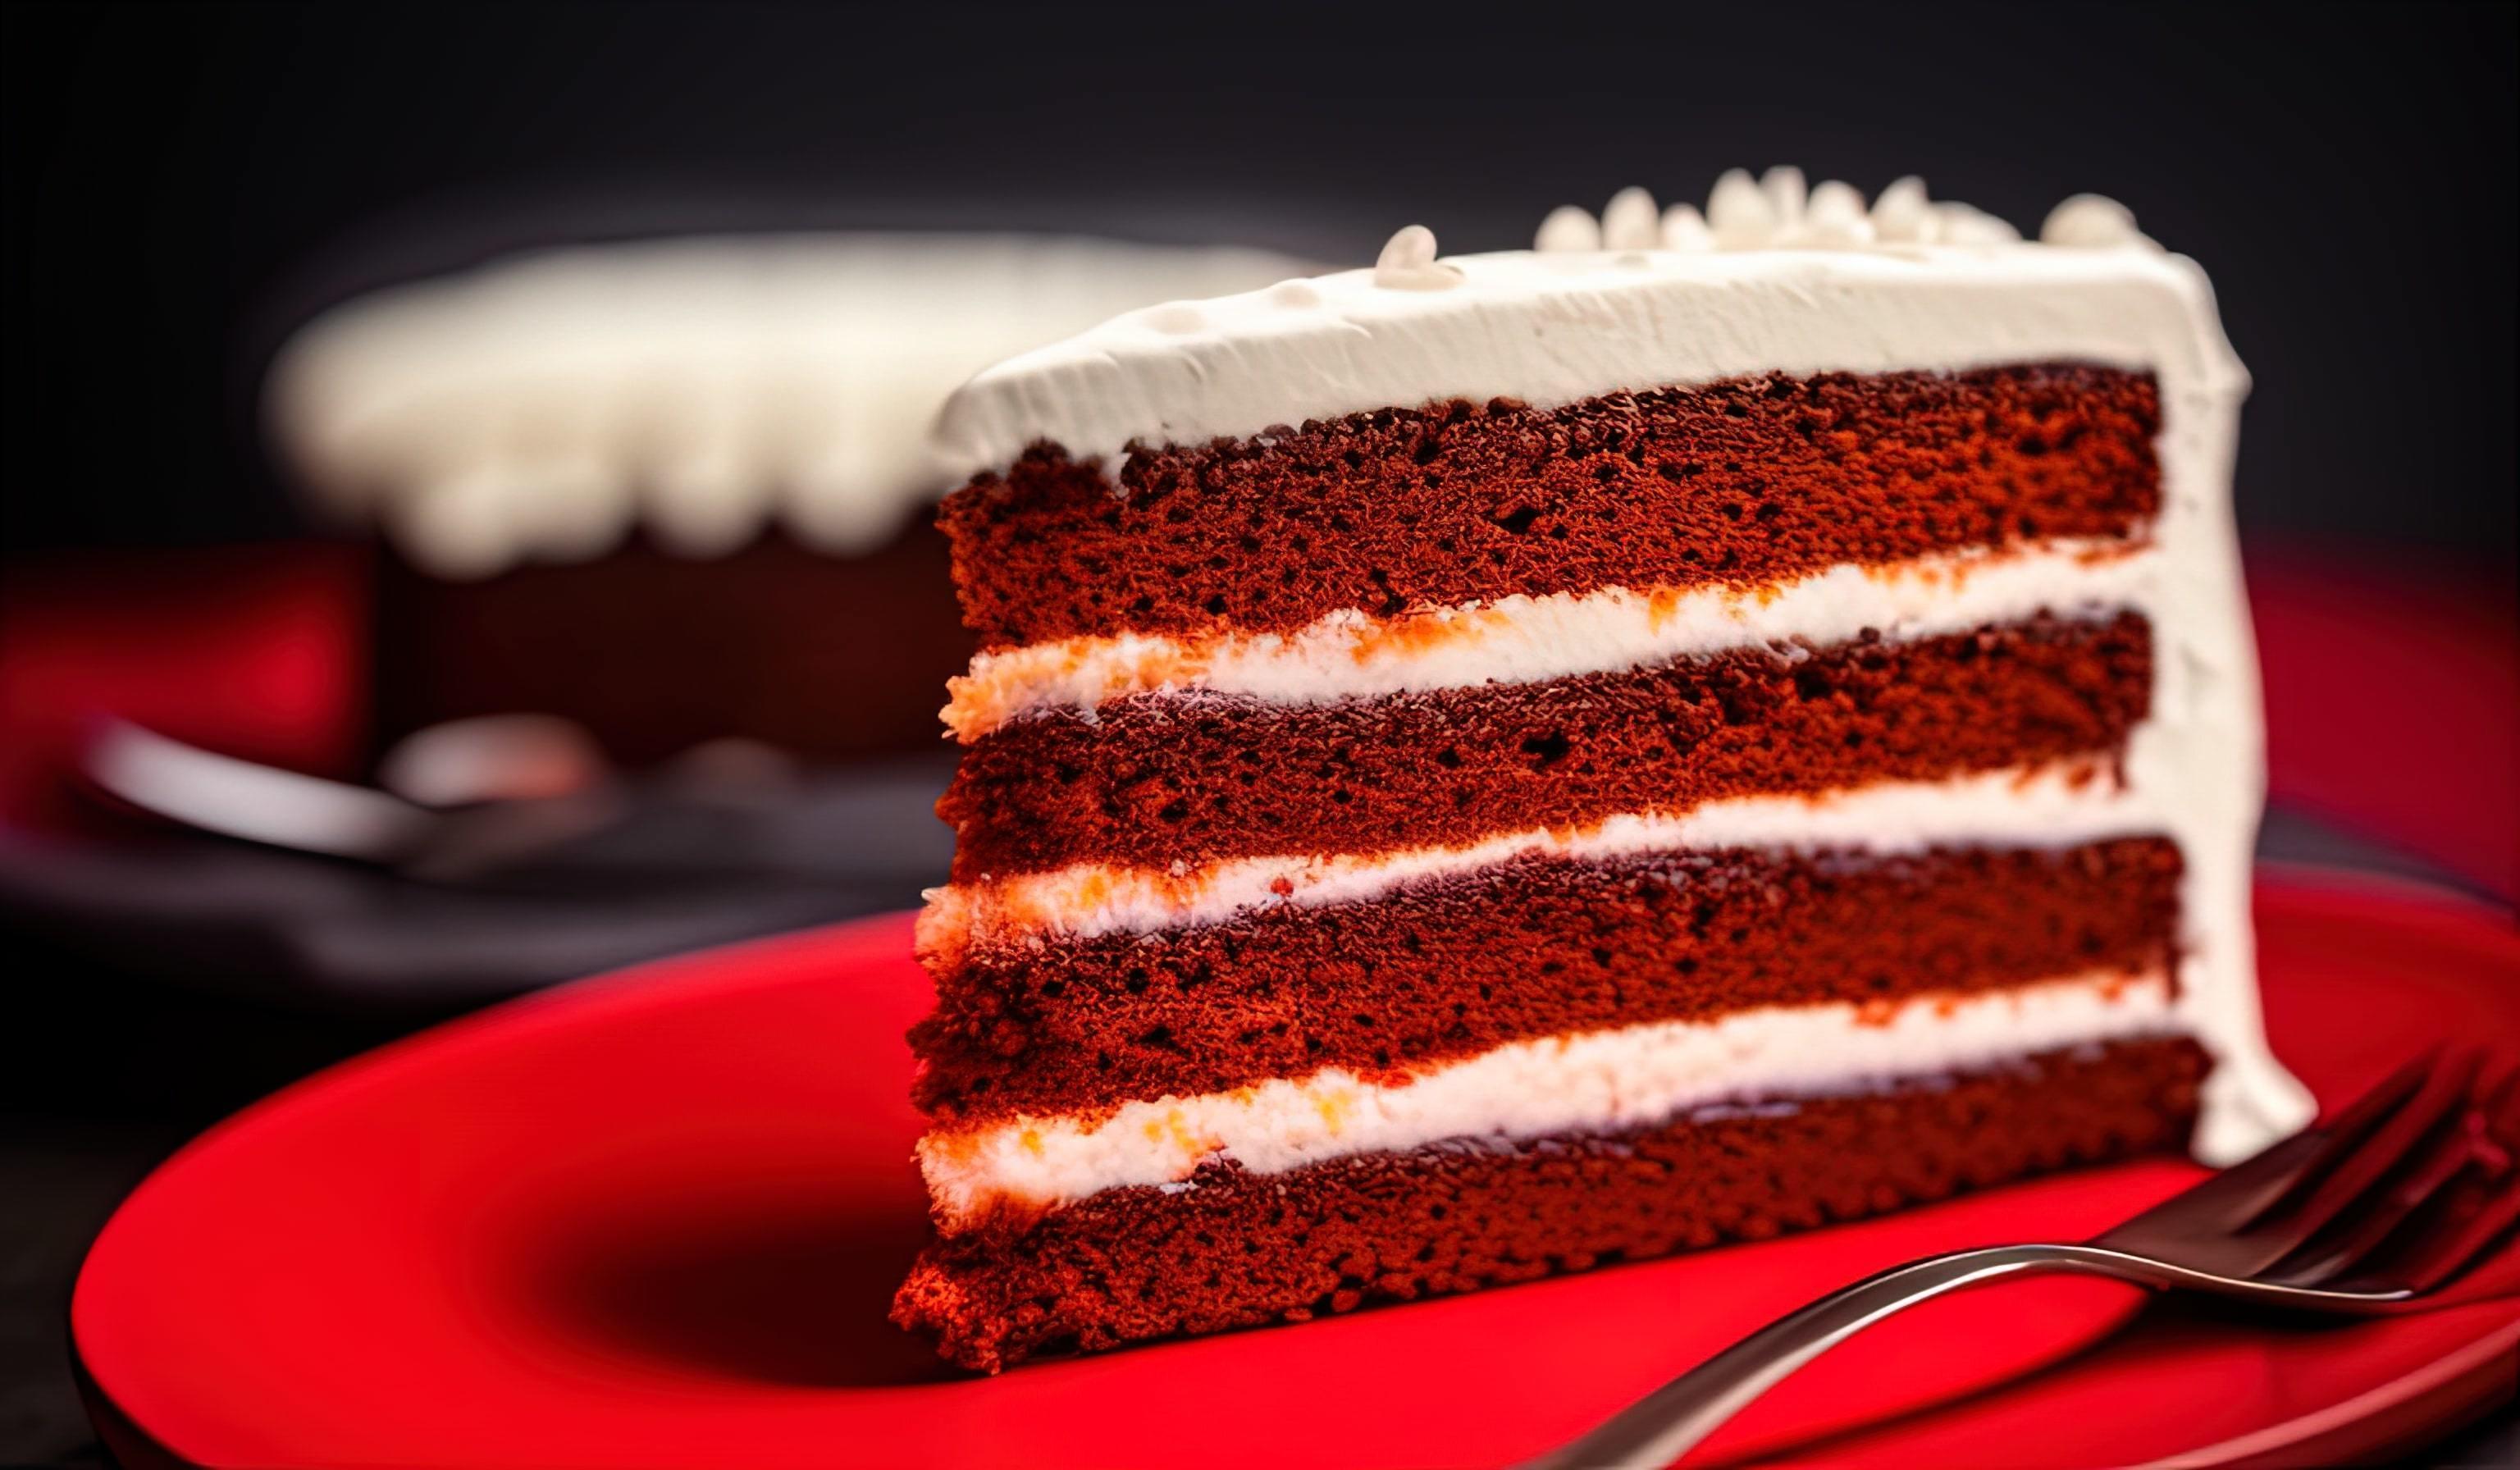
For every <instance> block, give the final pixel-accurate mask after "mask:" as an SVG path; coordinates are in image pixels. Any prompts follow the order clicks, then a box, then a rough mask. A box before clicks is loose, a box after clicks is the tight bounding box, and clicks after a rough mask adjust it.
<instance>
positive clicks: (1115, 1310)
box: [892, 1037, 2210, 1373]
mask: <svg viewBox="0 0 2520 1470" xmlns="http://www.w3.org/2000/svg"><path fill="white" fill-rule="evenodd" d="M2209 1066H2210V1062H2209V1060H2208V1058H2207V1056H2206V1053H2205V1051H2204V1050H2203V1048H2202V1047H2199V1046H2198V1045H2197V1044H2196V1043H2195V1042H2194V1041H2192V1040H2190V1039H2188V1038H2185V1037H2157V1038H2147V1039H2142V1040H2133V1041H2119V1042H2113V1043H2107V1044H2102V1045H2094V1046H2087V1047H2072V1048H2066V1049H2062V1050H2055V1051H2048V1052H2041V1053H2037V1054H2034V1055H2028V1056H2024V1057H2021V1058H2019V1059H2018V1060H2016V1061H2013V1062H2010V1063H2007V1064H2005V1065H2003V1066H2001V1067H1996V1068H1990V1069H1987V1070H1984V1071H1978V1072H1972V1073H1968V1074H1964V1075H1961V1076H1957V1077H1944V1078H1935V1079H1931V1080H1920V1081H1914V1082H1909V1083H1904V1084H1901V1085H1899V1086H1896V1087H1894V1088H1891V1089H1888V1090H1884V1091H1873V1092H1868V1093H1861V1094H1852V1095H1837V1096H1826V1097H1809V1098H1802V1099H1793V1100H1778V1101H1774V1102H1768V1103H1762V1104H1760V1105H1757V1106H1754V1107H1745V1108H1734V1109H1711V1110H1701V1111H1699V1112H1696V1113H1694V1114H1692V1115H1690V1116H1689V1117H1687V1118H1683V1119H1679V1120H1675V1121H1673V1122H1670V1123H1666V1124H1662V1125H1659V1126H1656V1127H1653V1128H1648V1129H1643V1130H1632V1131H1627V1132H1622V1133H1618V1134H1575V1135H1563V1136H1551V1137H1544V1138H1537V1139H1527V1140H1506V1139H1465V1140H1453V1141H1448V1142H1443V1143H1436V1144H1431V1145H1427V1146H1424V1147H1420V1148H1415V1149H1410V1150H1407V1151H1402V1152H1389V1153H1370V1154H1359V1155H1354V1156H1350V1157H1346V1158H1339V1159H1333V1160H1328V1161H1326V1162H1322V1163H1318V1164H1311V1165H1307V1166H1305V1167H1303V1168H1300V1169H1294V1170H1289V1171H1287V1172H1284V1173H1282V1174H1255V1173H1251V1172H1248V1171H1245V1170H1243V1169H1241V1168H1239V1167H1238V1166H1236V1165H1233V1164H1232V1163H1230V1162H1214V1161H1211V1162H1210V1163H1208V1164H1206V1165H1203V1166H1202V1167H1201V1168H1200V1170H1199V1172H1198V1173H1197V1174H1196V1175H1195V1176H1193V1178H1192V1179H1191V1180H1187V1181H1185V1182H1183V1183H1179V1184H1170V1185H1152V1186H1130V1187H1126V1188H1118V1189H1110V1190H1105V1191H1103V1192H1102V1193H1100V1194H1096V1195H1093V1196H1091V1197H1089V1198H1086V1199H1083V1200H1079V1201H1077V1202H1075V1203H1073V1204H1071V1205H1068V1206H1065V1207H1063V1208H1060V1209H1057V1210H1054V1211H1052V1212H1050V1213H1048V1214H1045V1215H1041V1216H1039V1217H1036V1218H1033V1219H1031V1220H1030V1221H1028V1222H1026V1223H1024V1224H1022V1225H1020V1226H1012V1225H1011V1226H1007V1227H1003V1228H995V1229H982V1230H975V1231H972V1232H970V1233H968V1234H963V1235H957V1236H952V1237H949V1238H946V1239H943V1240H940V1241H938V1242H937V1243H935V1244H934V1245H932V1246H930V1247H929V1248H928V1249H927V1251H926V1252H925V1253H923V1254H922V1256H921V1257H920V1259H919V1262H918V1264H917V1265H916V1266H915V1267H913V1269H912V1270H911V1273H910V1277H909V1279H908V1280H907V1281H905V1282H904V1283H903V1285H902V1287H901V1290H900V1292H899V1294H898V1295H897V1296H896V1297H895V1299H894V1302H893V1309H892V1316H893V1320H894V1321H895V1322H897V1323H899V1324H900V1325H902V1326H903V1327H906V1328H910V1329H912V1330H916V1331H920V1332H923V1333H926V1334H929V1335H931V1336H932V1337H934V1339H935V1340H936V1345H937V1351H938V1354H939V1355H940V1356H941V1357H943V1358H944V1359H947V1360H948V1361H951V1362H954V1363H956V1364H958V1365H960V1366H963V1367H966V1368H969V1369H973V1370H975V1371H981V1372H991V1373H994V1372H997V1371H999V1370H1000V1369H1002V1368H1005V1367H1009V1366H1012V1365H1013V1364H1015V1363H1018V1362H1021V1361H1023V1360H1025V1359H1030V1358H1035V1357H1040V1356H1044V1355H1048V1354H1053V1353H1065V1352H1101V1351H1105V1350H1108V1349H1113V1348H1119V1347H1125V1346H1129V1345H1132V1344H1136V1343H1142V1342H1150V1341H1155V1340H1160V1339H1164V1338H1170V1337H1182V1336H1198V1335H1204V1334H1207V1333H1212V1332H1221V1331H1227V1330H1231V1329H1235V1328H1242V1327H1254V1326H1261V1325H1264V1324H1268V1323H1272V1322H1301V1321H1307V1320H1310V1319H1312V1318H1314V1317H1317V1316H1325V1315H1330V1314H1338V1313H1345V1312H1350V1311H1354V1310H1356V1309H1357V1308H1360V1307H1364V1306H1369V1305H1375V1304H1382V1303H1392V1302H1405V1301H1412V1300H1415V1299H1417V1298H1419V1297H1426V1296H1441V1295H1449V1294H1453V1293H1457V1292H1463V1291H1472V1290H1479V1289H1483V1288H1486V1287H1492V1286H1504V1285H1509V1284H1512V1283H1515V1282H1521V1281H1529V1280H1535V1279H1538V1278H1540V1277H1543V1276H1549V1275H1554V1274H1558V1273H1560V1272H1565V1271H1574V1270H1588V1269H1591V1268H1593V1267H1596V1266H1601V1265H1607V1264H1611V1263H1614V1262H1621V1261H1638V1260H1645V1259H1650V1258H1653V1257H1657V1256H1665V1255H1669V1254H1672V1253H1673V1252H1676V1251H1682V1250H1692V1249H1700V1248H1703V1247H1707V1246H1713V1245H1718V1244H1722V1243H1725V1242H1728V1241H1750V1240H1762V1239H1767V1238H1769V1237H1771V1236H1774V1235H1777V1234H1779V1233H1782V1232H1784V1231H1788V1230H1797V1229H1806V1228H1810V1227H1813V1226H1817V1225H1826V1224H1831V1223H1834V1222H1840V1221H1850V1220H1858V1219H1862V1218H1865V1217H1867V1216H1872V1215H1879V1214H1883V1213H1886V1212H1888V1211H1891V1210H1895V1209H1898V1208H1901V1207H1903V1206H1906V1205H1911V1204H1921V1203H1925V1202H1929V1201H1932V1200H1938V1199H1942V1198H1946V1197H1948V1196H1950V1195H1952V1194H1955V1193H1958V1192H1960V1191H1963V1190H1966V1189H1974V1188H1984V1187H1987V1186H1990V1185H1994V1184H2000V1183H2004V1182H2008V1181H2010V1180H2018V1179H2023V1178H2027V1177H2029V1176H2032V1175H2036V1174H2041V1173H2046V1172H2048V1171H2050V1170H2055V1169H2060V1168H2064V1167H2067V1166H2070V1165H2076V1164H2089V1163H2098V1162H2103V1161H2107V1160H2112V1159H2118V1158H2124V1157H2128V1156H2131V1155H2134V1154H2138V1153H2145V1152H2151V1151H2154V1150H2159V1149H2168V1148H2172V1147H2176V1146H2178V1145H2180V1144H2182V1143H2183V1141H2184V1140H2185V1139H2186V1137H2187V1136H2188V1133H2189V1131H2190V1130H2191V1129H2192V1128H2193V1126H2194V1122H2195V1117H2196V1111H2197V1097H2198V1090H2199V1087H2200V1085H2201V1083H2202V1081H2203V1079H2204V1076H2205V1073H2206V1072H2207V1070H2208V1069H2209Z"/></svg>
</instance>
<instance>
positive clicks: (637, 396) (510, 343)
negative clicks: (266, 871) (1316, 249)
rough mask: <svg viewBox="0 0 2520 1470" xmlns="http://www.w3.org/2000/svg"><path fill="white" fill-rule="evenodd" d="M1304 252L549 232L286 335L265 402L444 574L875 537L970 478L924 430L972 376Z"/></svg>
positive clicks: (415, 553) (291, 434)
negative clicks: (954, 470) (957, 471)
mask: <svg viewBox="0 0 2520 1470" xmlns="http://www.w3.org/2000/svg"><path fill="white" fill-rule="evenodd" d="M1299 269H1301V266H1300V264H1299V263H1298V262H1296V261H1292V260H1288V259H1285V258H1283V257H1280V256H1274V255H1267V254H1263V253H1261V252H1258V251H1252V250H1229V249H1169V248H1158V247H1153V246H1144V245H1120V244H1116V243H1111V242H1102V241H1081V240H1055V239H1025V238H1021V237H1002V236H915V235H903V236H879V235H867V236H846V235H842V236H788V237H777V236H769V237H754V238H730V239H714V240H712V239H696V240H675V241H660V242H651V243H646V244H638V245H604V246H590V247H583V248H577V249H568V250H559V251H551V252H546V253H540V254H533V255H525V256H518V257H515V258H512V259H507V260H501V261H495V262H493V263H491V264H489V265H486V266H482V267H480V268H478V269H476V270H472V271H468V272H465V273H463V274H461V275H455V276H449V277H444V278H441V279H438V280H433V281H427V282H422V283H419V284H416V285H412V286H405V287H398V288H395V289H393V290H386V291H381V292H378V293H376V294H374V295H369V296H364V297H361V298H359V299H357V300H355V301H352V302H350V303H348V304H346V305H343V306H341V307H338V308H337V309H335V310H333V311H331V312H329V313H327V314H326V315H324V316H323V317H321V318H318V319H317V320H316V321H315V322H313V323H311V324H310V325H308V326H307V327H305V328H304V329H303V330H301V331H300V332H299V333H298V334H297V335H296V336H295V337H294V338H293V339H292V340H291V341H290V343H289V344H288V346H287V347H286V348H285V349H284V350H283V352H282V354H281V356H280V358H279V359H278V361H277V362H276V363H275V364H274V367H273V371H272V377H271V384H270V388H269V390H268V394H267V400H266V404H265V408H266V414H267V417H268V419H269V422H270V424H271V427H272V431H273V434H274V436H275V438H276V439H277V440H278V441H279V447H280V448H281V450H282V451H283V452H284V453H285V454H286V456H287V457H288V458H289V459H290V460H291V461H293V464H294V466H295V468H297V469H298V470H299V472H300V474H301V476H302V477H303V478H304V479H305V480H306V481H307V482H308V483H309V485H310V486H311V488H312V489H313V491H314V492H315V493H316V494H317V495H318V496H319V497H320V498H321V499H322V501H323V502H324V503H325V504H326V505H327V506H328V507H329V508H330V509H332V510H334V511H336V512H340V513H342V514H344V515H347V516H351V517H355V518H358V519H362V520H375V521H378V522H381V523H382V525H383V526H384V527H385V528H386V529H387V530H388V532H389V533H390V534H392V535H393V536H395V537H396V539H397V540H398V541H399V542H400V543H401V544H402V545H403V546H404V548H405V550H406V551H407V552H408V553H409V554H410V556H411V557H412V558H413V559H414V560H416V561H418V562H420V563H421V564H422V565H424V566H427V567H428V568H430V569H432V570H435V571H438V572H440V573H442V574H444V575H448V576H483V575H488V574H490V573H493V572H496V571H499V570H501V569H503V568H505V567H508V566H511V565H514V564H515V563H517V562H519V561H526V560H537V559H539V560H573V559H579V558H583V557H591V556H597V555H601V554H602V553H603V552H604V551H605V550H606V549H607V548H608V547H610V546H611V545H612V544H613V543H615V542H616V541H618V540H619V538H620V537H621V536H622V535H624V534H626V533H627V532H628V530H629V529H630V528H631V526H632V525H633V524H634V523H637V524H644V525H645V526H646V527H647V529H648V530H650V531H651V532H652V533H653V534H654V535H655V536H656V538H657V539H658V540H659V541H661V542H662V543H663V544H665V545H666V546H667V547H669V548H671V549H673V550H675V551H677V552H679V553H682V554H684V555H687V556H694V557H711V556H718V555H722V554H724V553H727V552H730V551H733V550H735V549H736V548H737V547H739V546H741V545H742V544H743V543H745V542H747V541H749V540H750V539H752V537H753V536H755V535H756V534H758V533H759V531H760V530H761V529H762V527H763V526H764V525H765V524H767V523H768V522H769V521H770V520H771V519H772V518H773V517H774V516H776V517H781V518H784V519H785V520H786V521H787V523H788V524H789V525H790V526H791V527H792V528H793V529H795V530H796V532H797V533H798V534H799V535H800V536H802V537H804V538H806V539H808V540H809V541H811V542H813V543H814V544H816V545H820V546H825V547H829V548H831V549H832V550H834V551H843V552H845V551H852V550H862V549H865V548H867V547H869V546H871V545H873V544H875V543H877V542H879V541H881V540H882V539H883V538H884V537H885V536H887V535H889V534H890V533H891V532H892V531H893V530H894V529H896V528H897V527H898V526H899V524H900V523H901V521H902V520H903V518H904V517H906V516H907V515H909V514H910V513H911V512H913V510H914V509H915V508H916V507H917V506H918V505H919V504H921V503H922V501H924V500H926V499H928V498H931V497H932V496H933V495H934V494H935V493H936V492H937V491H939V490H942V489H944V488H946V486H947V485H948V484H949V483H950V482H951V479H952V475H951V473H950V472H949V471H947V470H945V469H943V468H939V467H938V466H937V465H936V464H935V463H934V462H933V461H931V460H930V459H929V458H928V453H927V448H926V444H925V442H924V441H925V435H926V431H927V425H928V423H929V422H930V420H931V419H932V418H933V417H934V415H935V412H936V409H937V407H938V406H939V405H940V404H942V403H943V402H944V401H945V397H946V395H947V394H948V393H950V392H951V391H952V390H953V389H954V387H955V386H956V385H957V384H958V383H960V382H961V381H962V380H963V379H966V378H967V377H968V376H969V375H970V374H971V373H972V372H974V371H975V370H977V369H979V368H983V367H986V366H987V365H988V364H989V363H990V362H992V361H995V360H996V359H998V358H1001V357H1004V356H1005V355H1006V354H1008V353H1010V352H1013V351H1019V350H1022V349H1024V348H1027V347H1033V346H1038V345H1040V344H1041V343H1043V342H1046V341H1051V340H1054V339H1056V338H1057V337H1058V336H1059V335H1060V334H1064V333H1070V332H1075V331H1077V330H1079V329H1081V328H1085V327H1088V326H1091V325H1092V324H1094V323H1096V322H1098V321H1102V320H1103V319H1105V318H1107V317H1109V316H1111V314H1112V313H1114V312H1117V311H1123V310H1126V309H1128V308H1131V307H1136V306H1142V305H1144V304H1146V303H1147V302H1148V301H1150V300H1160V299H1162V298H1164V297H1166V296H1199V295H1209V294H1213V293H1215V292H1218V291H1227V290H1247V289H1249V288H1252V287H1257V286H1261V285H1264V284H1266V283H1268V282H1270V281H1273V280H1278V279H1281V278H1283V277H1286V276H1289V275H1292V274H1295V273H1296V272H1297V271H1298V270H1299Z"/></svg>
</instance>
